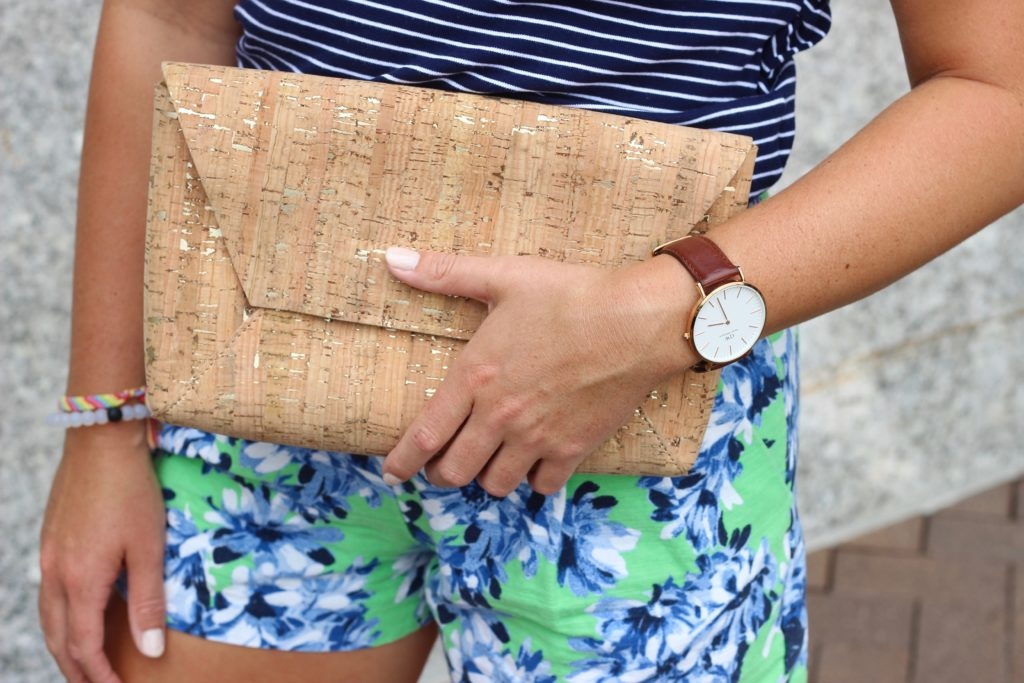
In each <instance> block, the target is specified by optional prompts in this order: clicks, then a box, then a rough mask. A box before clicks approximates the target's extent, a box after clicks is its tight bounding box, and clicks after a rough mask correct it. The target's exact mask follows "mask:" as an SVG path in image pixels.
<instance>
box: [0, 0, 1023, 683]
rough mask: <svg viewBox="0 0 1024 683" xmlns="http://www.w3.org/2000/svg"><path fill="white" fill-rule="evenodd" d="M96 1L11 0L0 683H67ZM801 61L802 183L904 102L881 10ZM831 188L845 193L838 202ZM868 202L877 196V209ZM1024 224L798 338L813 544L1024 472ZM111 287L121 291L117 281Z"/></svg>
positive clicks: (4, 122) (3, 111)
mask: <svg viewBox="0 0 1024 683" xmlns="http://www.w3.org/2000/svg"><path fill="white" fill-rule="evenodd" d="M99 4H100V0H65V2H63V3H61V5H60V7H59V8H55V7H54V6H52V5H47V4H37V3H26V2H17V1H16V0H0V54H2V59H0V209H2V210H0V283H2V285H0V350H2V353H0V395H4V396H7V397H8V398H7V399H6V400H5V401H4V402H3V403H2V404H0V680H3V681H5V683H43V682H46V681H54V680H58V675H57V673H56V669H55V668H54V667H53V666H52V665H51V664H50V662H49V659H48V657H47V656H46V654H45V650H44V648H43V645H42V639H41V637H40V635H39V632H38V626H37V620H36V616H35V592H36V588H37V583H38V571H37V570H36V554H35V545H36V537H37V534H38V528H39V522H40V519H41V515H42V510H43V506H44V504H45V497H46V492H47V489H48V485H49V479H50V476H51V475H52V472H53V468H54V466H55V464H56V461H57V458H58V454H59V449H60V441H61V435H60V434H59V433H58V432H56V431H53V430H52V429H49V428H47V427H46V426H44V425H43V424H42V422H41V420H42V417H43V416H44V415H45V414H46V413H47V412H49V411H50V410H51V409H52V405H53V401H54V399H55V398H56V397H57V396H58V395H59V393H60V392H61V390H62V388H63V383H64V367H63V366H64V362H65V357H66V353H67V345H68V313H69V309H70V264H71V258H72V247H73V225H74V204H75V184H76V178H77V154H78V150H79V148H80V145H81V138H82V132H81V120H82V113H83V109H84V102H85V89H86V85H87V79H88V69H89V63H90V54H91V48H92V40H93V36H94V34H95V25H96V20H97V17H98V13H99V12H98V10H99ZM834 9H835V15H836V26H835V28H834V29H833V35H832V36H831V37H830V38H829V40H827V41H826V42H825V43H824V44H823V45H822V46H819V47H818V48H816V49H815V50H814V51H813V52H811V53H810V54H809V55H807V56H805V57H802V58H801V61H800V65H801V88H800V95H799V98H798V104H799V116H800V131H801V132H800V135H799V136H798V139H797V150H796V153H795V155H794V159H793V162H792V166H791V169H790V172H789V173H788V174H787V179H786V181H784V182H789V181H791V180H792V178H794V177H796V175H798V174H799V173H801V172H803V171H804V170H806V169H807V168H809V167H810V166H812V165H813V164H814V163H816V162H817V161H818V160H820V159H821V158H822V157H823V156H824V155H825V154H826V153H827V152H828V151H829V150H831V149H833V148H834V147H835V146H836V145H837V144H839V142H841V141H842V140H843V139H844V138H845V137H847V136H848V135H849V134H850V133H852V132H853V131H854V130H856V128H857V127H858V126H860V125H862V124H863V123H864V122H866V121H867V120H868V119H869V118H870V117H871V116H872V115H873V113H874V112H876V111H877V110H878V109H879V108H880V107H881V106H883V105H884V104H886V103H887V102H889V101H891V100H892V99H895V98H896V97H898V96H899V95H900V94H901V93H902V92H903V91H904V90H905V88H906V85H905V77H904V75H903V72H902V64H901V60H900V56H899V49H898V44H897V39H896V36H895V29H894V26H893V23H892V20H891V17H890V16H889V12H888V8H887V3H885V2H884V0H856V1H854V0H835V2H834ZM836 191H837V192H838V191H842V190H841V188H837V189H836ZM865 201H870V198H865ZM1022 228H1024V212H1021V211H1020V210H1018V211H1017V212H1015V213H1014V214H1013V215H1011V216H1009V217H1008V218H1006V219H1004V220H1002V221H1000V222H999V223H998V224H996V225H995V226H993V227H991V228H989V229H988V230H986V231H985V232H983V233H982V234H981V235H979V236H977V237H975V238H973V239H972V240H970V241H969V242H967V243H966V244H964V245H962V246H961V247H958V248H957V249H956V250H954V252H952V253H951V254H948V255H947V256H945V257H943V258H941V259H939V260H938V261H936V262H935V263H933V264H931V265H929V266H928V267H927V268H925V269H924V270H922V271H919V272H918V273H915V274H914V275H912V276H910V277H909V278H907V279H905V280H904V281H901V282H900V283H897V284H896V285H895V286H893V287H892V288H890V289H889V290H887V291H885V292H883V293H881V294H879V295H876V296H874V297H872V298H871V299H869V300H867V301H865V302H862V303H859V304H856V305H853V306H850V307H847V308H845V309H843V310H841V311H838V312H836V313H833V314H831V315H829V316H827V317H825V318H823V319H820V320H817V321H813V322H812V323H809V324H807V325H805V326H804V328H803V332H802V340H803V358H804V371H803V375H804V387H805V388H804V408H803V431H802V436H801V448H802V453H801V458H802V463H801V472H800V493H801V496H800V499H801V506H802V510H803V515H804V520H805V525H806V528H807V533H808V539H809V543H810V545H812V546H814V547H820V546H822V545H825V544H829V543H831V542H835V541H838V540H840V539H843V538H847V537H849V536H851V535H853V534H855V533H858V532H859V531H862V530H866V529H869V528H872V527H875V526H878V525H881V524H883V523H886V522H889V521H892V520H895V519H899V518H900V517H902V516H906V515H911V514H918V513H921V512H927V511H930V510H933V509H935V508H938V507H941V506H943V505H944V504H946V503H948V502H951V501H953V500H955V499H957V498H959V497H963V496H965V495H967V494H970V493H973V492H974V491H976V490H980V489H982V488H985V487H987V486H988V485H989V484H991V483H994V482H996V481H1000V480H1004V479H1009V478H1011V477H1014V476H1018V475H1019V474H1021V473H1022V472H1024V453H1022V443H1024V438H1022V437H1024V419H1022V418H1024V388H1022V387H1021V386H1019V385H1018V383H1017V380H1018V379H1019V378H1021V377H1024V345H1022V344H1020V343H1019V340H1020V339H1021V338H1024V259H1021V258H1020V257H1019V256H1018V255H1019V254H1020V253H1021V251H1022V249H1021V247H1022V237H1021V232H1022V230H1021V229H1022ZM116 276H117V275H116V273H112V274H111V277H116Z"/></svg>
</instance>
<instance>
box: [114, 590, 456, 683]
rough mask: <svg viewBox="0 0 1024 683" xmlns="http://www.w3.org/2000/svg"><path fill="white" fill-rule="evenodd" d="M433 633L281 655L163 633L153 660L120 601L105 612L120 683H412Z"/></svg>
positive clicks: (423, 631) (425, 629)
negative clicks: (163, 644)
mask: <svg viewBox="0 0 1024 683" xmlns="http://www.w3.org/2000/svg"><path fill="white" fill-rule="evenodd" d="M436 635H437V629H436V627H435V626H434V625H433V624H428V625H427V626H424V627H423V628H421V629H420V630H418V631H415V632H414V633H412V634H410V635H408V636H406V637H404V638H402V639H400V640H396V641H394V642H391V643H388V644H386V645H382V646H380V647H372V648H366V649H363V650H355V651H351V652H312V653H311V652H285V651H281V650H263V649H258V648H251V647H241V646H237V645H225V644H223V643H216V642H212V641H208V640H204V639H202V638H197V637H195V636H190V635H187V634H184V633H181V632H178V631H173V630H169V631H168V634H167V649H166V651H165V653H164V655H163V657H160V658H159V659H148V658H146V657H143V656H142V655H141V654H140V653H139V651H138V649H137V648H136V647H135V645H134V643H133V642H132V638H131V631H130V630H129V627H128V615H127V610H126V609H125V603H124V601H123V600H121V599H120V598H115V599H114V600H113V601H112V602H111V604H110V608H109V609H108V610H107V642H106V650H107V654H108V656H109V657H110V660H111V662H112V664H113V666H114V670H115V671H117V673H118V675H119V676H121V680H122V681H123V682H124V683H180V682H181V681H189V683H207V682H209V683H225V682H230V681H239V682H241V681H245V683H264V682H265V683H293V682H294V683H300V682H301V683H376V682H377V681H389V682H390V681H394V682H395V683H405V682H408V683H415V681H416V680H417V678H418V677H419V675H420V672H421V671H422V669H423V665H424V663H425V662H426V660H427V657H428V656H429V654H430V648H431V646H432V645H433V643H434V640H435V638H436Z"/></svg>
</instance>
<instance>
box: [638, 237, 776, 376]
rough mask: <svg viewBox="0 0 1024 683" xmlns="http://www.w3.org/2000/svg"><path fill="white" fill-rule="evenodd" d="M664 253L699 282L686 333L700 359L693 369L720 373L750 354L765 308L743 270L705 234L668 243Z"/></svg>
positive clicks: (661, 250)
mask: <svg viewBox="0 0 1024 683" xmlns="http://www.w3.org/2000/svg"><path fill="white" fill-rule="evenodd" d="M659 254H669V255H670V256H674V257H675V258H676V260H677V261H679V262H680V263H681V264H683V267H684V268H686V270H688V271H689V273H690V275H692V276H693V279H694V280H696V281H697V292H698V293H699V294H700V298H699V299H698V300H697V304H696V305H695V306H694V307H693V311H691V312H690V317H689V320H688V321H687V323H686V330H685V332H684V334H683V338H684V339H686V340H687V341H688V342H689V343H690V346H691V347H693V350H694V351H695V352H696V353H697V355H698V356H699V357H700V361H698V362H697V364H696V365H694V366H693V369H694V370H696V371H698V372H707V371H709V370H715V369H717V368H720V367H722V366H724V365H728V364H729V363H732V362H733V361H736V360H739V359H740V358H742V357H743V356H745V355H747V354H748V353H750V350H751V349H752V348H754V344H755V343H757V340H758V339H760V338H761V333H762V332H763V331H764V324H765V304H764V297H762V296H761V292H759V291H757V288H756V287H754V286H753V285H751V284H749V283H748V282H747V281H746V280H744V278H743V271H741V270H740V268H739V266H737V265H735V264H734V263H733V262H732V261H730V260H729V257H728V256H726V255H725V253H723V252H722V250H721V249H720V248H719V247H718V245H717V244H715V243H714V242H712V241H711V240H710V239H708V238H707V237H704V236H703V235H691V236H689V237H683V238H682V239H677V240H673V241H671V242H667V243H665V244H662V245H661V246H659V247H658V248H656V249H655V250H654V255H655V256H657V255H659Z"/></svg>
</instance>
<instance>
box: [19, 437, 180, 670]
mask: <svg viewBox="0 0 1024 683" xmlns="http://www.w3.org/2000/svg"><path fill="white" fill-rule="evenodd" d="M142 424H143V423H142V422H129V423H121V424H117V425H110V424H108V425H104V426H98V427H85V428H81V429H70V430H68V434H67V439H66V441H65V447H64V457H63V459H62V461H61V463H60V466H59V468H58V470H57V474H56V477H55V478H54V482H53V486H52V488H51V490H50V499H49V503H48V504H47V509H46V517H45V519H44V522H43V530H42V539H41V550H40V565H41V569H42V576H43V580H42V586H41V588H40V593H39V614H40V620H41V623H42V626H43V631H44V633H45V635H46V645H47V648H49V650H50V652H51V654H53V656H54V658H55V659H56V660H57V664H58V665H59V666H60V670H61V672H63V674H64V676H65V677H66V678H67V679H68V680H69V681H71V683H85V682H86V681H88V682H89V683H116V682H117V681H119V678H118V677H117V675H116V674H115V673H114V671H113V669H112V668H111V665H110V662H109V660H108V659H107V656H106V654H105V652H104V649H103V644H104V628H103V624H104V621H103V619H104V612H105V610H106V608H107V602H108V600H109V599H110V597H111V591H112V586H113V584H114V582H115V581H116V580H117V577H118V575H119V574H120V572H121V571H122V569H123V570H125V572H126V574H127V577H128V582H129V584H130V590H129V595H128V613H129V619H130V621H131V627H132V636H133V638H134V640H135V643H136V646H137V647H138V648H139V650H140V651H141V652H142V653H143V654H144V655H147V656H150V657H159V656H160V655H161V654H162V653H163V646H164V611H165V607H164V589H163V553H164V533H165V513H164V506H163V499H162V496H161V492H160V487H159V484H158V483H157V480H156V477H155V476H154V473H153V466H152V460H151V458H150V454H149V448H148V446H147V444H146V438H145V429H144V427H143V426H142Z"/></svg>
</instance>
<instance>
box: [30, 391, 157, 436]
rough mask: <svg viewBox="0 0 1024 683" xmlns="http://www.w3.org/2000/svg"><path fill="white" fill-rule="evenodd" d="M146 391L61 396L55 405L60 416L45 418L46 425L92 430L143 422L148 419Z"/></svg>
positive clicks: (57, 414)
mask: <svg viewBox="0 0 1024 683" xmlns="http://www.w3.org/2000/svg"><path fill="white" fill-rule="evenodd" d="M145 396H146V388H145V387H137V388H135V389H125V390H124V391H118V392H115V393H113V394H90V395H86V396H62V397H61V398H60V400H59V401H58V402H57V408H58V409H59V411H60V412H57V413H53V414H51V415H49V416H47V418H46V421H47V423H48V424H50V425H53V426H55V427H63V428H65V429H66V428H70V427H91V426H93V425H103V424H107V423H108V422H127V421H130V420H144V419H146V418H147V417H149V408H147V407H146V404H145V403H142V402H138V403H136V402H134V401H141V400H144V399H145Z"/></svg>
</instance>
